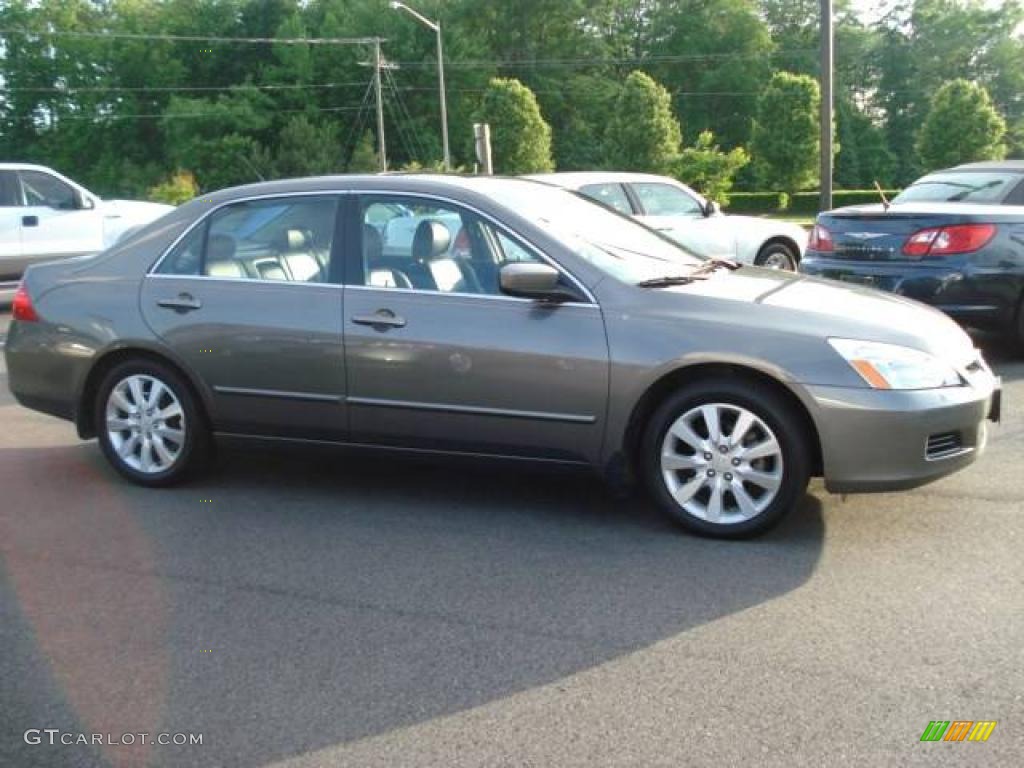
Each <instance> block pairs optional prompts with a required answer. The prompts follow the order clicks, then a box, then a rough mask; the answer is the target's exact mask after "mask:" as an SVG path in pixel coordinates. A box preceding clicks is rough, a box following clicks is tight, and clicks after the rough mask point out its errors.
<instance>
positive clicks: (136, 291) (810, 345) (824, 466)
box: [4, 175, 1000, 537]
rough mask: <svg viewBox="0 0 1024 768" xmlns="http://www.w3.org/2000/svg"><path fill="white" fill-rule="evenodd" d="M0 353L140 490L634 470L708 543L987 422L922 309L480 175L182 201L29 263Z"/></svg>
mask: <svg viewBox="0 0 1024 768" xmlns="http://www.w3.org/2000/svg"><path fill="white" fill-rule="evenodd" d="M403 208H406V209H408V208H414V209H415V210H416V211H417V215H418V216H419V217H420V218H421V220H420V222H419V224H418V225H417V227H416V231H415V233H414V236H413V238H412V240H411V241H410V242H409V244H408V246H407V248H406V249H405V250H404V251H403V252H401V253H399V252H397V251H389V252H385V251H384V249H383V248H382V238H381V235H380V231H379V229H378V226H375V225H374V224H373V223H371V222H374V221H376V222H377V223H378V224H379V223H380V220H381V219H382V218H385V217H386V216H387V215H388V214H387V211H388V210H390V211H391V214H392V215H393V216H403V215H404V214H403V213H402V212H401V211H402V209H403ZM456 221H457V222H459V224H458V226H459V228H460V230H462V231H464V232H465V235H464V240H465V247H464V248H455V247H454V245H453V238H456V237H458V233H456V232H454V231H453V229H454V228H455V227H454V222H456ZM4 351H5V355H6V359H7V368H8V374H9V379H8V382H9V386H10V389H11V391H12V392H13V393H14V395H15V397H16V398H17V400H18V401H19V402H20V403H22V404H23V405H25V406H27V407H30V408H35V409H38V410H40V411H44V412H46V413H50V414H53V415H56V416H60V417H63V418H66V419H70V420H72V421H74V422H75V424H76V426H77V430H78V434H79V435H80V436H81V437H82V438H89V437H93V436H98V438H99V443H100V446H101V448H102V450H103V452H104V454H105V455H106V457H107V459H108V460H109V461H110V463H111V464H112V465H113V466H114V468H115V469H116V470H117V471H119V472H120V473H121V474H123V475H124V476H125V477H127V478H129V479H130V480H133V481H135V482H138V483H141V484H143V485H150V486H156V485H165V484H168V483H171V482H174V481H177V480H179V479H181V478H182V477H183V476H184V475H185V474H186V473H187V472H189V471H191V470H197V469H203V468H205V467H206V465H207V462H208V453H207V448H208V447H209V445H210V439H211V436H212V435H215V434H227V435H234V436H242V437H252V438H262V439H267V438H269V439H275V440H316V441H326V442H334V443H348V444H356V445H359V446H364V447H365V446H369V447H378V448H388V449H396V448H397V449H407V450H412V451H419V452H423V451H427V452H444V453H455V454H471V455H474V456H481V455H482V456H490V457H501V458H504V459H532V460H539V461H545V462H555V463H562V464H571V465H582V466H590V467H593V468H596V469H599V470H602V471H603V472H604V473H605V474H606V475H607V476H609V477H611V478H615V479H616V480H617V481H620V482H628V481H629V480H630V478H634V477H637V478H642V479H643V480H644V481H645V482H646V483H647V485H648V487H649V488H650V490H651V491H652V493H653V494H654V496H655V497H656V498H657V499H658V501H659V502H660V503H661V504H662V505H663V506H664V508H665V509H666V510H667V511H668V513H669V514H671V515H672V516H673V517H674V518H675V519H676V520H678V521H679V522H680V523H682V524H683V525H684V526H687V527H688V528H690V529H691V530H695V531H698V532H700V533H705V534H711V535H717V536H727V537H736V536H743V535H750V534H753V533H757V532H759V531H763V530H764V529H766V528H768V527H769V526H770V525H772V524H773V523H775V522H776V521H777V520H778V519H779V518H780V517H781V516H782V515H783V514H784V513H785V512H786V511H788V510H789V509H790V508H791V507H793V506H794V504H795V503H796V502H797V501H798V500H799V499H800V498H801V497H802V495H803V493H804V490H805V488H806V486H807V482H808V477H809V476H811V475H823V476H824V478H825V483H826V486H827V488H829V489H830V490H832V491H837V492H844V493H845V492H853V491H877V490H892V489H898V488H907V487H911V486H914V485H918V484H922V483H926V482H929V481H931V480H934V479H936V478H938V477H941V476H943V475H946V474H948V473H950V472H953V471H954V470H957V469H960V468H962V467H964V466H966V465H968V464H970V463H971V462H972V461H974V460H975V459H976V458H977V457H978V455H979V454H980V453H981V451H982V449H983V448H984V446H985V442H986V418H987V417H991V418H997V417H998V411H999V391H1000V390H999V385H998V381H997V379H996V378H995V377H994V376H993V375H992V373H991V371H990V370H989V368H988V366H987V365H986V364H985V362H984V360H983V359H982V358H981V356H980V355H979V353H978V351H977V350H976V349H975V348H974V346H973V344H972V342H971V340H970V338H968V336H967V335H966V334H965V333H964V332H963V331H962V330H960V328H959V327H957V325H956V324H955V323H954V322H953V321H951V320H950V319H949V318H947V317H945V316H944V315H942V314H941V313H939V312H936V311H934V310H932V309H929V308H927V307H924V306H922V305H920V304H918V303H916V302H913V301H908V300H906V299H903V298H900V297H896V296H889V295H886V294H883V293H880V292H878V291H873V290H869V289H865V288H863V287H860V286H857V285H842V284H839V283H835V282H832V281H822V280H815V279H813V278H808V277H804V276H799V275H795V274H792V273H789V272H783V271H778V270H769V269H761V268H756V267H746V266H738V265H736V264H735V263H733V262H723V261H716V260H702V259H699V258H697V257H695V256H693V255H691V254H690V253H688V252H687V251H686V250H685V249H683V248H682V247H681V246H679V245H678V244H677V243H675V242H674V241H672V240H671V239H669V238H667V237H664V236H663V235H660V234H659V233H657V232H655V231H653V230H651V229H649V228H647V227H644V226H642V225H640V224H638V223H636V222H634V221H632V220H630V219H629V218H627V217H625V216H621V215H619V214H617V213H615V212H614V211H610V210H608V209H607V208H605V207H604V206H601V205H596V204H594V203H592V202H589V201H587V200H585V199H583V198H581V197H579V196H578V195H575V194H572V193H569V192H567V191H565V190H562V189H559V188H557V187H554V186H551V185H547V184H541V183H537V182H533V181H527V180H520V179H499V178H490V177H466V178H459V177H450V176H418V175H412V176H354V177H333V178H332V177H326V178H316V179H304V180H291V181H279V182H270V183H263V184H256V185H252V186H247V187H239V188H236V189H229V190H225V191H222V192H219V193H215V194H213V195H209V196H206V197H204V199H203V200H202V201H193V202H191V203H188V204H186V205H183V206H181V207H180V208H178V209H177V210H175V211H174V212H172V213H170V214H168V215H167V216H165V217H163V218H162V219H160V220H159V221H157V222H154V223H152V224H149V225H148V226H146V227H143V228H142V229H141V230H138V231H137V232H135V233H133V234H131V235H129V236H128V237H126V238H125V239H124V240H123V241H122V242H120V243H119V244H117V245H115V246H114V247H113V248H111V249H109V250H107V251H106V252H104V253H103V254H101V255H100V256H98V257H96V258H94V259H90V260H87V261H80V262H73V261H65V262H54V263H50V264H41V265H35V266H32V267H30V268H29V269H28V271H27V272H26V273H25V277H24V280H23V283H22V285H21V287H20V288H19V289H18V294H17V297H16V299H15V302H14V308H13V322H12V324H11V327H10V331H9V334H8V337H7V345H6V348H5V350H4ZM883 435H884V442H885V445H884V450H880V443H879V441H880V439H882V438H881V437H880V436H883ZM400 471H401V470H400V469H399V468H396V469H395V472H396V476H397V474H398V473H400Z"/></svg>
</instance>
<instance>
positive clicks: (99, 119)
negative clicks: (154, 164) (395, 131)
mask: <svg viewBox="0 0 1024 768" xmlns="http://www.w3.org/2000/svg"><path fill="white" fill-rule="evenodd" d="M360 109H362V107H308V108H306V109H271V110H267V111H268V112H272V113H273V114H275V115H277V114H289V113H296V112H356V111H358V110H360ZM197 117H220V118H223V117H224V114H223V112H169V113H164V112H157V113H154V114H146V115H119V114H109V115H103V114H95V115H59V116H53V115H48V116H46V118H43V117H41V116H38V115H21V116H16V117H14V118H9V117H3V116H0V122H3V121H4V120H11V119H14V120H34V121H43V120H45V119H51V120H54V121H55V122H58V123H60V122H63V121H65V120H94V121H96V122H102V121H105V120H142V119H144V118H154V119H156V118H159V119H165V120H177V119H179V118H181V119H189V118H197Z"/></svg>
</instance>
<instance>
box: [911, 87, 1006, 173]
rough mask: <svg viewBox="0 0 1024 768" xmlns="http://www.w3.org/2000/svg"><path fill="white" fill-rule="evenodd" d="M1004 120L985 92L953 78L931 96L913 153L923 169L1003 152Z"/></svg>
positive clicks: (989, 157) (1000, 155) (993, 156)
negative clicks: (914, 152) (918, 157)
mask: <svg viewBox="0 0 1024 768" xmlns="http://www.w3.org/2000/svg"><path fill="white" fill-rule="evenodd" d="M1005 137H1006V121H1005V120H1003V117H1002V115H1000V114H999V112H998V111H996V108H995V107H994V106H992V100H991V99H990V98H989V95H988V91H986V90H985V88H983V87H982V86H980V85H977V84H975V83H970V82H968V81H967V80H953V81H951V82H948V83H946V84H945V85H944V86H942V87H941V88H940V89H939V90H938V92H937V93H936V94H935V98H934V99H932V105H931V108H930V109H929V110H928V116H927V117H926V118H925V120H924V124H923V125H922V126H921V132H920V133H919V134H918V137H917V153H918V155H919V156H920V158H921V162H922V163H924V166H925V168H927V169H936V168H946V167H948V166H951V165H958V164H960V163H967V162H971V161H973V160H999V159H1001V158H1003V157H1005V155H1006V145H1005V144H1004V143H1003V139H1004V138H1005Z"/></svg>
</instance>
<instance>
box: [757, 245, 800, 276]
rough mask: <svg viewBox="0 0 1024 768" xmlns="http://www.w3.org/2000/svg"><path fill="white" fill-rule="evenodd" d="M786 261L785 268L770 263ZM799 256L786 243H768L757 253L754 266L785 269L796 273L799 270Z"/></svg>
mask: <svg viewBox="0 0 1024 768" xmlns="http://www.w3.org/2000/svg"><path fill="white" fill-rule="evenodd" d="M782 259H785V261H786V265H785V266H781V265H779V266H775V265H774V264H772V263H770V262H771V261H781V260H782ZM797 263H798V259H797V254H796V251H795V250H794V249H793V247H792V246H790V245H787V244H786V243H780V242H775V243H768V244H767V245H765V246H763V247H762V248H761V250H760V251H758V253H757V258H755V259H754V264H755V265H756V266H758V267H768V268H769V269H784V270H786V271H789V272H796V268H797Z"/></svg>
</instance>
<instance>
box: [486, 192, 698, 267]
mask: <svg viewBox="0 0 1024 768" xmlns="http://www.w3.org/2000/svg"><path fill="white" fill-rule="evenodd" d="M488 194H489V195H490V196H491V197H492V198H493V199H494V200H495V201H497V202H498V203H500V204H502V205H504V206H506V207H508V208H510V209H512V210H514V211H515V212H516V213H518V214H519V215H520V216H523V217H524V218H526V219H529V220H530V221H531V222H533V223H534V224H536V225H537V226H538V227H540V228H541V229H543V230H544V231H546V232H548V233H549V234H550V235H551V236H552V237H554V238H556V239H558V240H560V241H561V242H563V243H565V245H566V246H567V247H569V248H571V249H572V250H573V251H574V252H575V253H576V254H577V255H579V256H580V257H581V258H583V259H586V260H587V261H589V262H590V263H591V264H593V265H594V266H595V267H597V268H598V269H600V270H601V271H602V272H606V273H607V274H609V275H611V276H612V277H615V278H617V279H619V280H622V281H624V282H628V283H639V282H641V281H643V280H650V279H652V278H658V277H669V276H674V275H685V274H687V273H689V272H690V271H692V270H693V268H694V267H695V266H697V265H699V264H700V263H701V262H702V259H700V258H699V257H697V256H695V255H694V254H692V253H690V252H689V251H687V250H686V249H685V248H683V247H682V246H680V245H679V244H678V243H676V242H674V241H673V240H669V239H668V238H667V237H663V236H662V235H660V234H658V233H657V232H655V231H654V230H651V229H648V228H647V227H645V226H643V225H642V224H639V223H637V222H636V221H634V220H633V219H631V218H629V217H628V216H624V215H622V214H620V213H617V212H615V211H613V210H611V209H610V208H607V207H605V206H604V205H602V204H600V203H595V202H591V201H590V200H587V199H585V198H584V197H582V196H580V195H577V194H575V193H573V192H568V191H566V190H564V189H560V188H557V187H552V186H548V185H545V184H540V183H536V182H514V183H504V184H496V185H494V187H493V188H491V189H489V190H488Z"/></svg>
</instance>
